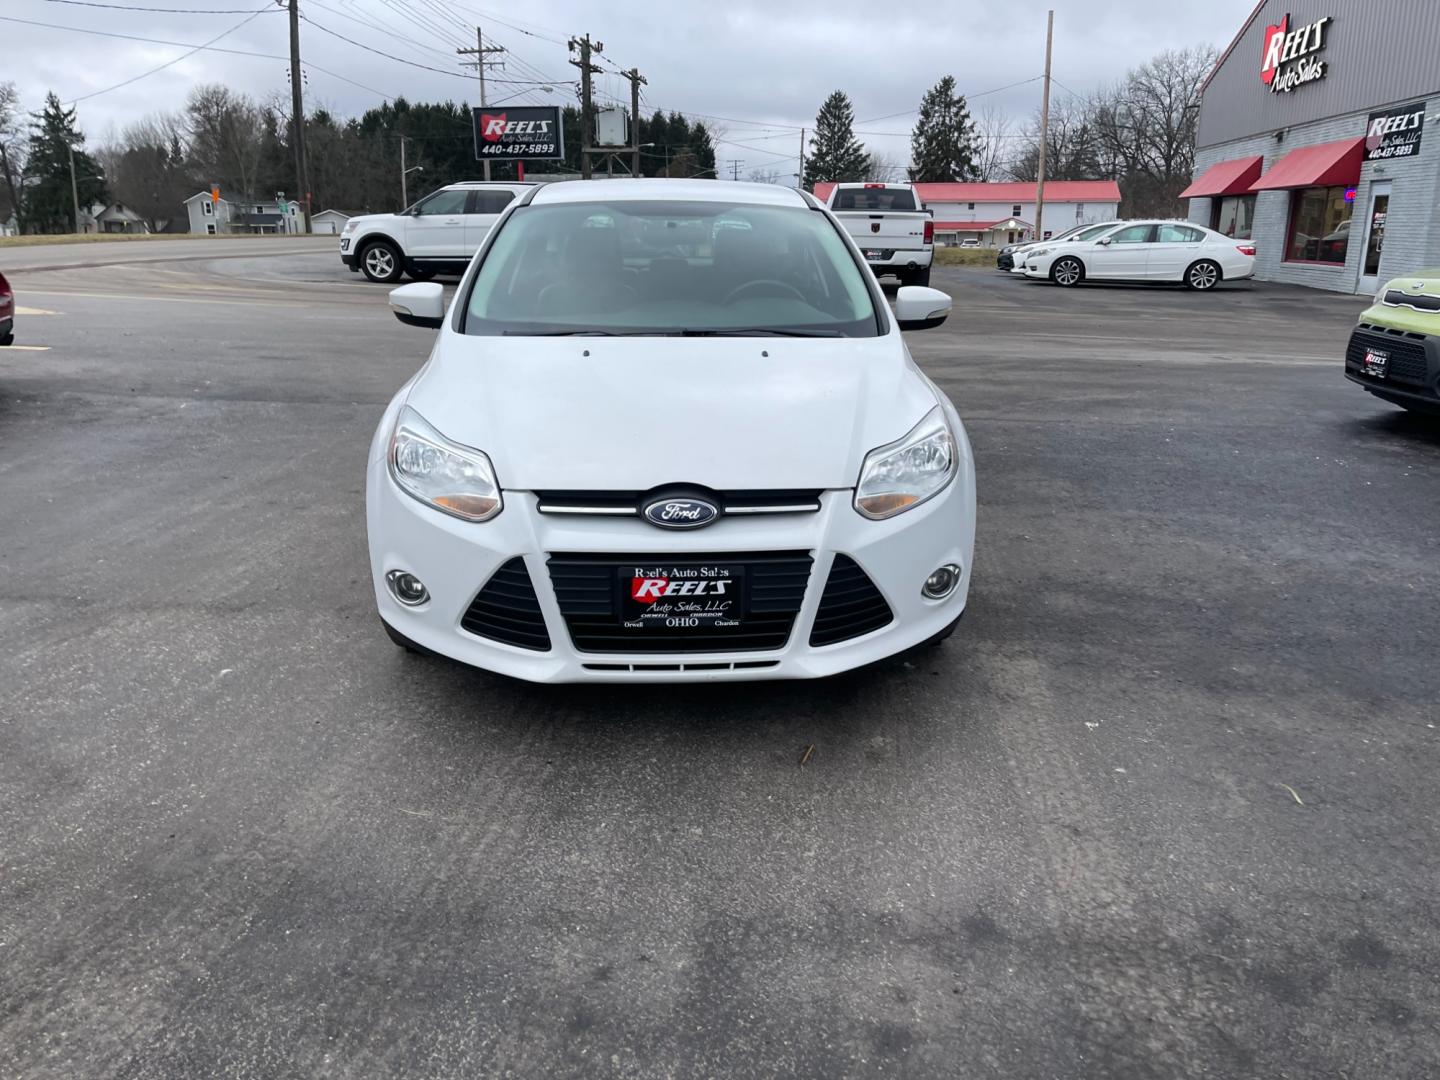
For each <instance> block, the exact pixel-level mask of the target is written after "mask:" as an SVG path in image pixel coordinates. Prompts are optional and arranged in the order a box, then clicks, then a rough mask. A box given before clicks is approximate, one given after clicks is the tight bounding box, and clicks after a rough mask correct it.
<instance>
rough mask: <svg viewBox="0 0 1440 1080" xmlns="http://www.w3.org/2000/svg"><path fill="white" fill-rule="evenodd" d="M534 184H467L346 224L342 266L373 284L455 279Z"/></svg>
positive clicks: (456, 185) (467, 182) (342, 238)
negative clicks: (437, 277) (403, 276)
mask: <svg viewBox="0 0 1440 1080" xmlns="http://www.w3.org/2000/svg"><path fill="white" fill-rule="evenodd" d="M531 187H534V185H533V184H522V183H508V184H487V183H484V182H481V181H466V182H464V183H460V184H450V185H448V186H447V187H443V188H440V189H439V190H438V191H434V192H431V193H430V194H429V195H426V196H425V198H423V199H421V200H420V201H419V202H417V203H416V204H415V205H414V206H411V207H409V208H408V209H405V210H402V211H400V213H398V214H363V215H361V216H359V217H353V218H351V219H350V220H349V221H347V222H346V223H345V231H344V232H342V233H341V234H340V261H341V262H343V263H344V264H345V265H346V266H348V267H350V269H351V270H354V271H359V272H362V273H364V275H365V276H366V277H367V278H369V279H370V280H371V281H382V282H394V281H399V280H400V275H401V274H403V273H409V275H410V276H411V277H412V278H415V279H416V280H419V281H423V280H425V279H427V278H431V277H434V276H435V275H436V274H437V273H444V272H450V273H455V274H459V273H461V272H463V271H464V269H465V266H466V264H467V263H468V262H469V261H470V256H472V255H474V254H475V252H476V250H477V249H478V248H479V247H480V244H481V242H482V241H483V240H484V239H485V235H486V234H487V233H488V232H489V231H490V227H491V226H492V225H494V224H495V222H496V220H497V219H498V218H499V217H500V214H501V213H502V212H503V211H504V209H505V208H506V207H507V206H509V205H510V204H511V203H512V202H514V201H515V198H516V196H518V195H521V194H523V193H524V192H525V191H526V190H528V189H529V188H531Z"/></svg>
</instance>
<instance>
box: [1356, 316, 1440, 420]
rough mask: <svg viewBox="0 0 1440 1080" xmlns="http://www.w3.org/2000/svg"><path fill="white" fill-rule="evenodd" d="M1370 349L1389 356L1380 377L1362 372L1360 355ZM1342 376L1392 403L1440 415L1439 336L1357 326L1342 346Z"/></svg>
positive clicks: (1362, 365) (1361, 357)
mask: <svg viewBox="0 0 1440 1080" xmlns="http://www.w3.org/2000/svg"><path fill="white" fill-rule="evenodd" d="M1371 347H1374V348H1378V349H1383V350H1384V351H1385V352H1386V353H1387V354H1388V356H1389V360H1388V363H1387V365H1386V368H1387V370H1386V372H1385V375H1384V376H1383V377H1377V376H1375V375H1374V374H1372V373H1370V372H1367V370H1366V367H1365V362H1364V356H1365V353H1366V351H1367V349H1368V348H1371ZM1345 377H1346V378H1347V379H1349V380H1350V381H1351V382H1353V383H1355V384H1357V385H1359V386H1362V387H1364V388H1365V389H1366V390H1368V391H1370V393H1372V394H1374V395H1375V396H1376V397H1378V398H1381V399H1383V400H1385V401H1389V402H1391V403H1392V404H1395V405H1403V406H1406V407H1408V408H1412V409H1421V410H1424V411H1427V412H1440V337H1431V336H1422V335H1419V334H1414V333H1410V332H1407V331H1403V330H1391V329H1388V328H1386V327H1384V326H1381V325H1380V324H1378V323H1361V324H1360V325H1359V326H1357V327H1356V328H1355V329H1354V330H1353V331H1351V334H1350V341H1349V342H1348V344H1347V345H1346V347H1345Z"/></svg>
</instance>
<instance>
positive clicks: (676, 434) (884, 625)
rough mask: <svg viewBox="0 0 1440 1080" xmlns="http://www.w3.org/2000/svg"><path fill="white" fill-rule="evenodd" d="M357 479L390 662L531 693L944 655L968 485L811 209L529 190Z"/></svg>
mask: <svg viewBox="0 0 1440 1080" xmlns="http://www.w3.org/2000/svg"><path fill="white" fill-rule="evenodd" d="M390 303H391V306H392V308H393V309H394V311H395V313H396V315H397V317H399V318H400V319H401V321H402V322H407V323H411V324H417V325H421V326H430V327H434V328H436V329H438V330H439V334H438V335H437V336H436V339H435V342H434V346H433V348H432V350H431V353H430V358H429V362H428V363H426V364H425V365H424V367H422V368H421V369H420V371H419V372H418V373H417V374H416V375H415V376H414V377H413V378H412V379H411V380H410V381H409V382H408V383H406V384H405V386H404V387H402V388H401V390H400V392H399V393H398V394H396V396H395V398H394V400H393V401H392V402H391V403H390V406H389V408H387V409H386V411H385V415H384V418H383V419H382V420H381V422H380V426H379V429H378V430H377V431H376V433H375V438H374V441H373V444H372V446H371V451H370V459H369V467H368V473H367V482H366V514H367V525H368V531H369V541H370V563H371V571H372V578H373V584H374V591H375V598H376V603H377V604H378V607H379V613H380V617H381V619H382V620H383V622H384V624H385V627H386V629H387V631H388V632H389V634H390V637H391V639H392V640H393V641H395V642H396V643H397V644H398V645H401V646H402V647H405V648H408V649H411V650H415V651H420V652H431V653H439V654H442V655H444V656H448V657H451V658H453V659H456V660H459V661H462V662H464V663H467V664H472V665H475V666H477V667H481V668H486V669H488V670H491V671H496V672H501V673H504V674H507V675H511V676H515V677H518V678H522V679H529V680H534V681H541V682H579V681H592V682H601V681H605V682H630V681H636V682H657V681H686V680H701V679H707V680H708V679H715V680H732V679H733V680H738V679H773V678H813V677H817V676H824V675H831V674H834V673H837V672H841V671H845V670H848V669H850V668H856V667H860V666H862V665H865V664H868V663H871V662H873V661H876V660H879V659H882V658H884V657H888V656H892V655H894V654H896V653H899V652H902V651H904V650H907V649H910V648H913V647H915V646H918V645H922V644H926V643H929V642H932V641H938V640H940V639H942V638H944V637H945V636H947V635H948V634H949V633H950V632H951V631H952V630H953V629H954V628H955V625H956V623H957V622H958V621H959V619H960V616H961V614H962V612H963V611H964V609H965V600H966V596H967V594H968V590H969V585H970V571H971V552H972V550H973V546H974V538H975V473H974V466H973V464H972V459H971V452H970V444H969V441H968V439H967V438H966V434H965V428H964V426H963V425H962V424H961V422H960V417H959V416H958V415H957V414H956V412H955V408H954V406H953V405H952V404H951V403H950V401H949V400H948V399H947V398H946V397H945V395H944V394H942V393H941V392H940V390H939V389H938V388H937V387H936V386H935V384H934V383H932V382H931V381H930V380H929V379H928V378H926V377H925V375H924V374H923V373H921V371H920V369H919V368H918V367H917V366H916V364H915V362H914V360H913V359H912V358H911V356H910V353H909V350H908V349H907V348H906V345H905V340H904V338H903V337H902V336H901V331H902V330H918V329H926V328H929V327H932V326H936V325H939V324H940V323H941V322H943V321H944V319H945V317H946V316H947V315H948V313H949V311H950V305H951V300H950V297H949V296H948V295H947V294H945V293H943V292H940V291H938V290H935V289H929V288H922V287H904V288H901V289H900V290H899V291H898V293H897V296H896V303H895V310H894V312H893V313H892V312H891V310H890V308H889V307H888V305H887V304H886V303H885V299H884V295H883V294H882V293H881V291H880V288H879V285H878V284H877V282H876V280H875V277H874V275H873V274H872V273H871V272H870V270H869V269H867V267H866V265H865V261H864V258H863V256H862V255H861V253H860V251H859V250H858V249H857V248H856V247H855V245H854V243H853V241H851V239H850V238H849V237H848V236H847V235H846V233H845V231H844V230H843V229H842V228H841V226H840V224H839V222H838V221H837V220H836V219H835V217H834V216H833V215H831V214H830V213H829V212H828V211H826V210H825V209H824V208H823V207H822V206H820V205H819V204H818V203H817V202H815V200H814V199H812V198H811V197H810V196H809V195H805V194H801V193H798V192H795V191H791V190H789V189H786V188H781V187H778V186H775V185H768V184H767V185H759V184H754V185H752V184H736V183H723V184H722V183H719V182H717V181H713V180H688V181H681V180H616V181H603V180H602V181H589V182H569V183H555V184H548V185H544V186H539V187H535V188H533V189H531V190H530V191H528V192H527V193H526V194H525V195H523V196H522V197H521V198H520V199H518V200H517V201H516V203H515V204H514V205H513V206H512V207H511V208H510V210H509V211H507V213H506V214H505V215H504V216H503V217H502V218H501V219H500V221H499V222H498V223H497V225H496V226H495V228H494V230H493V231H492V232H491V234H490V236H489V237H488V238H487V239H486V241H485V244H484V246H482V247H481V249H480V250H479V251H478V252H477V253H476V255H475V258H474V260H473V261H472V263H471V265H470V268H469V269H468V271H467V272H466V274H465V277H464V280H463V281H462V282H461V284H460V287H459V290H458V291H457V293H456V295H455V299H454V301H453V303H452V304H451V305H450V308H449V310H448V312H447V311H446V309H445V306H444V298H443V292H442V290H441V287H440V286H439V285H438V284H432V283H421V284H413V285H406V286H403V287H402V288H399V289H396V290H394V291H393V292H392V293H391V294H390Z"/></svg>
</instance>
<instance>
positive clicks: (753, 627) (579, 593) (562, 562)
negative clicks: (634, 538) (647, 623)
mask: <svg viewBox="0 0 1440 1080" xmlns="http://www.w3.org/2000/svg"><path fill="white" fill-rule="evenodd" d="M637 562H639V563H657V562H663V563H666V564H668V565H673V566H688V565H704V564H714V563H728V564H735V565H740V566H743V567H744V568H745V579H746V585H745V588H746V596H747V609H746V613H745V616H744V618H743V619H741V620H740V625H739V626H695V627H689V628H686V629H675V630H672V629H668V628H659V627H657V628H654V629H647V630H627V629H626V628H625V627H623V626H622V625H621V623H620V620H621V607H620V605H621V599H620V588H619V585H620V578H619V570H620V568H621V567H624V566H633V565H635V564H636V563H637ZM812 562H813V560H812V559H811V557H810V553H809V552H806V551H760V552H737V551H725V552H719V553H709V554H690V553H686V554H684V555H667V554H654V553H650V552H645V553H641V554H638V555H612V554H571V553H568V552H567V553H563V554H555V555H551V556H550V560H549V567H550V584H551V585H552V586H554V589H555V600H556V602H557V603H558V604H559V605H560V613H561V614H562V615H564V616H565V625H566V627H568V629H569V631H570V640H571V641H573V642H574V643H575V648H576V649H578V650H579V651H580V652H592V653H596V652H604V653H693V652H748V651H752V650H762V649H780V648H784V646H785V643H786V642H787V641H789V640H790V630H791V627H793V626H794V624H795V616H796V614H797V613H798V612H799V611H800V605H801V604H802V603H803V602H804V600H805V587H806V585H808V584H809V581H810V565H811V563H812Z"/></svg>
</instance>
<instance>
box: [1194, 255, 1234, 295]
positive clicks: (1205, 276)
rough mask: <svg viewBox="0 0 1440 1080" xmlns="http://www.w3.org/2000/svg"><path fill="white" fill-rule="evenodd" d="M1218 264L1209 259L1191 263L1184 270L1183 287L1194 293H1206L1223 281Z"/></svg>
mask: <svg viewBox="0 0 1440 1080" xmlns="http://www.w3.org/2000/svg"><path fill="white" fill-rule="evenodd" d="M1224 277H1225V274H1224V272H1223V271H1222V270H1221V269H1220V264H1219V263H1216V262H1211V261H1210V260H1209V259H1201V260H1200V261H1199V262H1193V263H1191V264H1190V266H1189V267H1188V268H1187V269H1186V270H1185V287H1186V288H1187V289H1193V290H1194V291H1196V292H1207V291H1209V290H1210V289H1213V288H1214V287H1215V286H1216V285H1219V284H1220V282H1221V281H1222V280H1223V279H1224Z"/></svg>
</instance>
